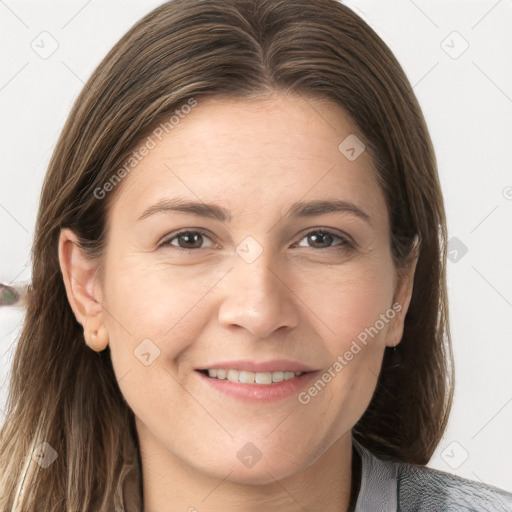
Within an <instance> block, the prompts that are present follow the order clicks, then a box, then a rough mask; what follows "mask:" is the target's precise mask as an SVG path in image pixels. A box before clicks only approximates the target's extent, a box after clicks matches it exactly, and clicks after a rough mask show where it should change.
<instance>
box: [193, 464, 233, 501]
mask: <svg viewBox="0 0 512 512" xmlns="http://www.w3.org/2000/svg"><path fill="white" fill-rule="evenodd" d="M231 473H233V471H230V472H229V473H228V474H227V475H226V476H225V477H224V478H223V479H222V480H221V481H220V482H219V483H218V484H217V485H216V486H215V487H214V488H213V489H212V490H211V491H210V492H209V493H208V494H207V495H206V496H205V497H204V498H203V499H202V500H201V501H205V500H206V498H208V496H210V494H212V493H213V492H214V491H215V490H216V489H217V488H218V487H219V486H220V485H221V484H222V483H224V482H225V481H226V478H227V477H228V476H229V475H231ZM189 510H190V509H189ZM194 510H195V509H194Z"/></svg>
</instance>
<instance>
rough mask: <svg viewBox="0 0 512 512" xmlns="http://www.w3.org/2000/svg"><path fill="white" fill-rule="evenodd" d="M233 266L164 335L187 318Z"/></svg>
mask: <svg viewBox="0 0 512 512" xmlns="http://www.w3.org/2000/svg"><path fill="white" fill-rule="evenodd" d="M233 268H234V267H231V268H230V269H229V270H228V271H227V272H226V273H225V274H224V275H223V276H222V277H221V278H220V279H219V280H218V281H217V282H216V283H215V284H214V285H213V286H212V287H211V288H210V289H209V290H207V291H206V292H205V293H204V295H203V296H202V297H201V298H199V299H198V300H197V301H196V303H195V304H194V305H193V306H192V307H191V308H190V309H189V310H188V311H187V312H186V313H184V314H183V315H182V316H181V318H180V319H178V320H177V321H176V322H175V323H174V325H173V326H172V327H171V328H170V329H169V330H168V331H167V332H166V333H165V334H164V336H167V335H168V334H169V333H170V332H171V331H172V330H173V329H174V328H175V327H176V325H177V324H179V323H180V322H181V321H182V320H183V318H185V317H186V316H187V315H188V314H189V313H190V312H191V311H192V310H193V309H194V308H195V307H196V306H197V305H198V304H199V303H200V302H201V301H202V300H203V299H204V298H205V297H206V296H207V295H208V294H209V293H210V292H211V291H212V290H213V289H214V288H215V287H216V286H217V285H218V284H219V283H220V282H221V281H222V280H223V279H224V278H225V277H226V276H227V275H228V274H229V273H230V272H231V271H232V270H233Z"/></svg>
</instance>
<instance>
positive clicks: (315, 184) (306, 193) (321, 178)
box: [268, 165, 335, 233]
mask: <svg viewBox="0 0 512 512" xmlns="http://www.w3.org/2000/svg"><path fill="white" fill-rule="evenodd" d="M334 167H335V165H333V166H332V167H331V168H330V169H329V170H328V171H327V172H326V173H325V174H324V175H323V176H320V178H319V179H318V180H317V181H316V182H315V183H314V184H313V185H312V186H311V187H310V188H309V190H307V191H306V192H305V193H304V194H303V195H302V196H301V197H300V200H302V199H304V197H306V196H307V195H308V194H309V193H310V192H311V191H312V190H313V189H314V188H315V187H316V186H317V185H318V184H319V183H320V182H321V181H322V180H323V179H324V178H325V177H326V176H327V175H328V174H329V173H330V172H331V171H332V170H333V169H334ZM282 220H283V216H281V218H280V219H279V220H278V221H277V222H275V223H274V225H273V226H272V227H271V228H270V229H269V230H268V233H270V232H271V231H272V230H273V229H274V227H275V226H277V225H278V224H279V223H280V222H281V221H282Z"/></svg>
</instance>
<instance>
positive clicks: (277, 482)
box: [266, 471, 308, 512]
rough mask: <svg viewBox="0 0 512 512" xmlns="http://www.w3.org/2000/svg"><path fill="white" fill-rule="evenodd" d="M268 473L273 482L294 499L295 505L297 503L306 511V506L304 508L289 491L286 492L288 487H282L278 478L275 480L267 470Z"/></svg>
mask: <svg viewBox="0 0 512 512" xmlns="http://www.w3.org/2000/svg"><path fill="white" fill-rule="evenodd" d="M266 473H267V474H268V475H270V476H271V477H272V479H273V480H274V482H275V483H276V484H277V485H279V487H281V489H283V491H284V492H285V493H286V494H288V496H290V498H291V499H292V500H293V501H295V503H297V505H299V507H300V508H301V509H302V510H304V511H305V512H308V510H307V509H306V508H304V506H303V505H302V504H301V503H299V502H298V501H297V500H296V499H295V498H294V497H293V496H292V495H291V494H290V493H289V492H288V489H286V488H285V487H283V485H282V484H281V482H279V480H277V478H275V476H274V475H272V474H271V473H269V472H268V471H267V472H266Z"/></svg>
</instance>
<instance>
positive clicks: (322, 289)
mask: <svg viewBox="0 0 512 512" xmlns="http://www.w3.org/2000/svg"><path fill="white" fill-rule="evenodd" d="M322 283H323V284H322V285H321V286H318V285H317V286H309V287H305V288H304V291H303V293H304V299H303V300H304V302H306V303H307V304H311V305H312V306H311V309H312V310H313V311H314V312H315V313H316V314H317V315H318V317H319V318H320V319H321V320H322V324H323V325H324V326H325V327H326V330H325V332H326V335H327V337H328V338H331V339H334V340H336V341H335V342H333V343H334V346H332V347H331V348H332V349H336V352H337V353H339V351H340V350H343V349H344V347H345V345H346V344H347V343H348V344H350V342H351V341H352V340H354V339H356V338H357V337H358V336H359V335H360V334H361V333H365V332H367V330H368V329H371V328H372V327H373V326H375V324H376V322H378V324H377V327H378V330H379V338H380V337H381V335H382V336H383V335H384V334H385V331H386V328H387V325H388V322H384V325H382V321H379V320H380V319H381V318H382V316H381V315H386V312H388V311H389V310H390V308H391V306H392V302H393V286H394V270H393V267H392V264H391V263H390V262H388V261H387V260H386V258H380V259H375V260H373V259H372V260H369V261H359V262H354V264H352V265H347V266H345V267H338V268H335V267H333V269H332V270H331V271H330V272H329V273H328V277H327V276H323V280H322ZM361 337H364V334H363V335H361Z"/></svg>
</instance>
